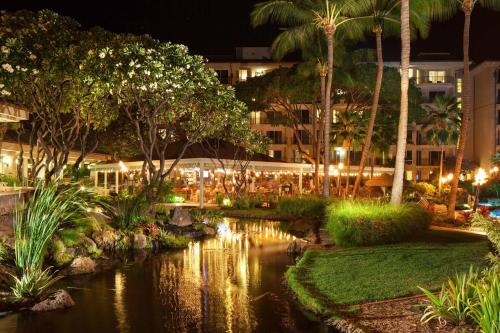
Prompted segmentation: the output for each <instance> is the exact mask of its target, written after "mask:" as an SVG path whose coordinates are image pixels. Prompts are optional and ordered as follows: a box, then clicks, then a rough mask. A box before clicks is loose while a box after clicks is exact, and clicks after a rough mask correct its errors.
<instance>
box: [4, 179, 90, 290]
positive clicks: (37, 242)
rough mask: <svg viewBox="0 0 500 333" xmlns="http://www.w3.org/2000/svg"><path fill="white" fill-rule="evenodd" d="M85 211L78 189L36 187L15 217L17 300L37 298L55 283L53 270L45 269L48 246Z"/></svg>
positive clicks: (50, 184)
mask: <svg viewBox="0 0 500 333" xmlns="http://www.w3.org/2000/svg"><path fill="white" fill-rule="evenodd" d="M86 208H87V204H86V201H85V200H84V198H82V197H81V196H80V190H79V189H78V188H77V187H75V186H64V187H61V186H60V184H59V183H53V184H52V183H49V184H44V183H42V182H40V183H38V184H37V185H36V186H35V190H34V192H33V193H32V195H31V197H30V199H29V200H28V201H27V202H26V203H25V204H24V205H22V206H21V208H20V209H19V210H17V211H16V214H15V218H14V239H15V244H14V254H15V256H14V257H15V265H16V268H17V270H18V274H19V275H18V276H16V277H14V285H13V287H12V292H13V295H14V297H15V298H23V297H38V296H39V295H40V294H41V293H43V292H44V291H45V290H46V289H47V288H48V287H49V286H50V285H51V284H52V283H53V282H54V279H55V278H54V277H53V276H52V275H51V274H50V269H45V270H43V262H44V256H45V253H46V249H47V246H48V244H49V242H50V240H51V238H52V236H53V235H54V233H55V232H56V230H57V229H58V228H59V227H60V226H61V225H62V224H64V223H69V222H71V221H72V220H73V219H77V218H79V217H81V216H82V215H83V214H84V213H85V211H86Z"/></svg>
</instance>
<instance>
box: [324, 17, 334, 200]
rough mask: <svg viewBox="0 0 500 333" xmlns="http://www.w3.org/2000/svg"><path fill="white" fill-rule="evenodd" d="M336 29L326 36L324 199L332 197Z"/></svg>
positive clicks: (332, 29)
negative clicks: (332, 112) (334, 39)
mask: <svg viewBox="0 0 500 333" xmlns="http://www.w3.org/2000/svg"><path fill="white" fill-rule="evenodd" d="M334 34H335V27H333V26H331V25H327V26H325V35H326V40H327V45H328V78H327V82H326V92H325V151H324V178H323V197H324V198H328V197H329V196H330V127H331V126H330V125H331V124H330V123H331V99H332V81H333V35H334Z"/></svg>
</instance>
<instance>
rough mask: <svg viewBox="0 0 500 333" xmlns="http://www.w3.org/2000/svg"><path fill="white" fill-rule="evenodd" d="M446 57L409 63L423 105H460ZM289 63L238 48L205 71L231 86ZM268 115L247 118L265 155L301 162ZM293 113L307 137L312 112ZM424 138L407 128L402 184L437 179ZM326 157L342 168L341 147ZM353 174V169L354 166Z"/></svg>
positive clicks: (454, 70)
mask: <svg viewBox="0 0 500 333" xmlns="http://www.w3.org/2000/svg"><path fill="white" fill-rule="evenodd" d="M447 58H449V55H447V54H421V55H419V56H418V57H416V58H415V60H414V61H412V62H411V66H410V78H411V79H413V80H415V83H416V85H417V87H418V88H419V89H420V92H421V94H422V101H423V103H424V104H427V105H429V104H431V103H432V102H433V100H434V99H435V98H436V97H437V96H442V95H446V96H452V97H454V98H456V99H457V102H458V103H459V104H460V103H461V93H462V75H463V62H462V61H459V60H450V59H447ZM294 64H295V63H293V62H273V61H272V60H271V54H270V50H269V48H240V49H238V50H237V51H236V58H235V59H232V60H229V59H228V60H225V61H222V60H216V61H210V62H209V64H208V66H209V67H211V68H213V69H214V70H215V71H216V72H217V75H218V77H219V79H220V81H221V82H222V83H225V84H236V83H238V82H240V81H245V80H246V79H247V78H248V77H253V76H259V75H264V74H265V73H266V72H268V71H271V70H273V69H276V68H279V67H291V66H293V65H294ZM385 66H387V67H393V68H399V62H390V61H389V62H385ZM495 97H496V95H495ZM499 101H500V98H499ZM336 108H337V109H338V110H340V109H341V106H340V105H338V106H334V107H333V111H332V112H333V114H332V122H335V121H336V117H335V113H336V111H335V109H336ZM499 110H500V106H499ZM273 112H276V110H273V111H270V110H263V111H257V112H252V113H251V117H250V122H251V124H252V126H253V128H255V129H256V130H258V131H260V132H262V133H263V134H264V135H265V136H266V137H268V138H269V139H270V141H271V144H270V146H269V152H268V153H269V155H270V156H273V157H275V158H278V159H281V160H283V161H286V162H294V163H300V162H307V161H306V160H304V159H303V155H302V154H301V152H300V151H299V149H298V147H297V144H296V136H295V133H294V129H292V128H290V127H285V126H274V125H271V121H270V119H269V118H270V117H272V114H273ZM297 112H298V113H300V118H301V119H302V121H303V124H302V126H301V127H302V128H304V129H307V130H308V131H310V132H312V131H314V126H315V125H314V124H313V117H311V115H312V112H315V110H314V108H313V107H311V105H299V106H297ZM499 112H500V111H499ZM499 116H500V114H499ZM499 124H500V121H499ZM303 132H306V131H303ZM495 133H496V132H495ZM498 134H499V136H498V144H499V145H500V125H498ZM298 135H299V136H300V137H301V139H302V140H301V141H302V149H304V150H306V151H308V152H312V151H313V149H314V148H313V146H312V142H311V139H310V138H309V137H308V136H307V133H298ZM426 138H427V135H426V130H425V128H424V126H423V125H422V124H417V123H413V124H410V125H409V129H408V139H407V154H406V178H407V179H408V180H429V179H433V178H436V177H438V174H439V172H438V170H439V162H440V151H441V147H439V146H436V145H434V144H431V143H429V142H428V141H427V139H426ZM498 147H500V146H498ZM395 151H396V149H395V147H392V148H391V151H390V153H389V155H388V156H384V157H383V158H379V159H377V162H378V164H379V166H381V165H384V166H387V164H390V163H391V161H392V160H393V158H394V155H395ZM455 153H456V147H455V146H454V145H450V146H445V147H444V155H445V158H446V157H450V156H454V155H455ZM360 155H361V152H360V151H353V152H351V163H352V164H353V165H354V166H355V165H356V164H357V163H358V162H359V158H360ZM331 157H332V159H331V160H332V163H338V162H344V163H345V160H346V157H347V153H346V151H345V149H344V148H342V147H333V148H332V152H331ZM353 169H354V170H355V169H356V167H354V168H353Z"/></svg>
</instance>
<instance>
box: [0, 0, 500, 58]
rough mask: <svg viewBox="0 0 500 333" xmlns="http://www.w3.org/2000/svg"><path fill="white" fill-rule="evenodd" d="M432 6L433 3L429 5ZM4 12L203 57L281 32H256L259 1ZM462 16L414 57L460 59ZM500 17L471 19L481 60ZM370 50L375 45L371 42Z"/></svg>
mask: <svg viewBox="0 0 500 333" xmlns="http://www.w3.org/2000/svg"><path fill="white" fill-rule="evenodd" d="M430 1H432V0H430ZM2 2H3V4H2V5H0V8H1V9H7V10H17V9H31V10H36V9H42V8H48V9H51V10H54V11H56V12H58V13H59V14H63V15H68V16H71V17H73V18H75V19H76V20H78V21H79V22H80V23H82V24H83V25H84V26H85V27H89V26H93V25H99V26H102V27H103V28H105V29H108V30H111V31H115V32H130V33H137V34H142V33H147V34H150V35H151V36H153V37H155V38H158V39H161V40H164V41H172V42H177V43H183V44H186V45H188V46H189V47H190V49H192V51H193V52H196V53H201V54H204V55H214V54H231V53H232V50H233V48H234V47H235V46H245V45H247V46H268V45H270V43H271V42H272V40H273V38H274V36H275V35H276V34H277V29H276V28H273V27H264V28H259V29H252V28H251V27H250V25H249V18H248V17H249V13H250V11H251V9H252V7H253V4H254V3H256V2H259V1H258V0H133V1H132V0H122V1H117V0H100V1H97V0H85V1H78V0H31V1H29V0H13V1H9V0H3V1H2ZM462 25H463V16H462V15H457V16H456V17H455V18H454V19H452V20H450V21H448V22H445V23H436V24H434V25H433V28H432V30H431V35H430V37H429V38H428V39H427V40H424V41H416V42H415V43H414V44H413V45H412V47H413V53H415V54H416V53H418V52H451V53H453V54H455V55H456V56H457V58H459V57H460V54H461V43H462V42H461V30H462ZM499 34H500V13H494V12H491V11H487V10H482V9H480V8H478V9H476V12H475V14H474V15H473V18H472V33H471V37H472V38H471V39H472V41H471V56H472V57H473V59H475V60H476V61H481V60H484V59H500V42H499V41H498V39H499V38H498V36H499ZM366 44H367V45H368V46H371V45H372V44H373V43H371V42H367V43H366ZM385 44H386V47H385V53H386V56H387V57H388V58H394V59H396V58H397V57H398V55H399V40H396V39H392V40H391V39H389V40H387V41H386V42H385Z"/></svg>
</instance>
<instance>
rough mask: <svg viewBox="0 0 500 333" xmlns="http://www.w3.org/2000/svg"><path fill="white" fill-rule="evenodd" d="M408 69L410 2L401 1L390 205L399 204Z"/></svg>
mask: <svg viewBox="0 0 500 333" xmlns="http://www.w3.org/2000/svg"><path fill="white" fill-rule="evenodd" d="M409 69H410V0H402V1H401V110H400V115H399V126H398V142H397V146H396V163H395V166H394V181H393V184H392V193H391V203H392V204H394V205H399V204H401V201H402V199H403V180H404V172H405V154H406V135H407V130H408V85H409V82H408V81H409V78H408V76H409Z"/></svg>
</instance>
